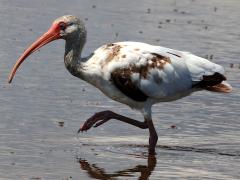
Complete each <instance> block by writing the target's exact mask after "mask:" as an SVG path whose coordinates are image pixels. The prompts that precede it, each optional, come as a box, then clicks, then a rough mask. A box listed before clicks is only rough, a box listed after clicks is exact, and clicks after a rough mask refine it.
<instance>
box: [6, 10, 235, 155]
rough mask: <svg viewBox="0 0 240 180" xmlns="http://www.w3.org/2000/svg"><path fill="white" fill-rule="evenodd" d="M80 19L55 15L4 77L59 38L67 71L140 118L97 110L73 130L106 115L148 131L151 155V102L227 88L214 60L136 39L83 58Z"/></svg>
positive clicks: (97, 123) (83, 128)
mask: <svg viewBox="0 0 240 180" xmlns="http://www.w3.org/2000/svg"><path fill="white" fill-rule="evenodd" d="M86 36H87V33H86V29H85V26H84V23H83V22H82V21H81V20H80V19H79V18H77V17H75V16H72V15H66V16H62V17H60V18H57V19H56V20H55V21H54V22H53V24H52V26H51V27H50V29H49V30H48V31H47V32H46V33H45V34H43V35H42V36H41V37H39V39H37V40H36V41H35V42H34V43H33V44H32V45H31V46H30V47H29V48H27V49H26V50H25V52H24V53H23V54H22V55H21V57H20V58H19V59H18V61H17V62H16V64H15V65H14V67H13V69H12V71H11V73H10V76H9V80H8V81H9V83H11V81H12V79H13V77H14V75H15V73H16V71H17V69H18V67H19V66H20V65H21V63H22V62H23V61H24V60H25V59H26V58H27V57H28V56H29V55H30V54H31V53H33V52H34V51H36V50H38V49H39V48H41V47H42V46H44V45H46V44H47V43H49V42H51V41H54V40H57V39H64V40H65V41H66V44H65V55H64V63H65V66H66V68H67V69H68V71H69V72H70V73H71V74H72V75H73V76H76V77H78V78H80V79H82V80H84V81H86V82H88V83H90V84H92V85H93V86H95V87H96V88H98V89H99V90H100V91H102V92H103V93H104V94H105V95H106V96H108V97H109V98H111V99H113V100H115V101H118V102H120V103H123V104H126V105H128V106H130V107H131V108H132V109H136V110H139V111H140V112H141V113H142V115H143V117H144V121H137V120H134V119H131V118H128V117H125V116H123V115H119V114H117V113H114V112H112V111H109V110H108V111H102V112H98V113H96V114H94V115H93V116H91V117H90V118H89V119H87V120H86V121H85V122H84V123H83V125H82V126H81V127H80V129H79V131H78V132H80V131H87V130H89V129H90V128H91V127H98V126H100V125H102V124H104V123H105V122H107V121H109V120H110V119H115V120H119V121H122V122H125V123H128V124H131V125H133V126H136V127H139V128H141V129H148V130H149V149H148V151H149V154H155V146H156V143H157V140H158V136H157V132H156V130H155V128H154V125H153V122H152V116H151V114H152V111H151V107H152V105H153V104H155V103H159V102H169V101H174V100H177V99H180V98H183V97H185V96H188V95H190V94H191V93H193V92H195V91H200V90H208V91H213V92H223V93H229V92H231V90H232V88H231V86H230V85H229V84H228V83H226V81H225V80H226V77H225V76H224V69H223V67H221V66H220V65H217V64H215V63H212V62H210V61H208V60H206V59H203V58H201V57H198V56H195V55H193V54H191V53H188V52H183V51H178V50H173V49H169V48H165V47H161V46H153V45H149V44H145V43H140V42H129V41H127V42H116V43H109V44H106V45H103V46H101V47H100V48H98V49H97V50H95V51H94V53H92V54H91V55H90V56H88V57H84V58H83V57H81V53H82V50H83V47H84V44H85V42H86Z"/></svg>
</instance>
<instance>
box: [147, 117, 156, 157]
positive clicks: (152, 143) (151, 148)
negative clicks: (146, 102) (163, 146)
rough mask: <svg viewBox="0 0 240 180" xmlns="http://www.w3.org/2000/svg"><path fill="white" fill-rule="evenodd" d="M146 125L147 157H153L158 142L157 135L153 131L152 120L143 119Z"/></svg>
mask: <svg viewBox="0 0 240 180" xmlns="http://www.w3.org/2000/svg"><path fill="white" fill-rule="evenodd" d="M145 121H146V122H147V125H148V129H149V147H148V152H149V155H155V154H156V153H155V147H156V144H157V141H158V135H157V132H156V130H155V127H154V124H153V122H152V119H145Z"/></svg>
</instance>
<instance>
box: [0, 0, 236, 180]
mask: <svg viewBox="0 0 240 180" xmlns="http://www.w3.org/2000/svg"><path fill="white" fill-rule="evenodd" d="M239 9H240V2H239V1H238V0H229V1H219V0H210V1H207V0H204V1H197V0H182V1H181V2H179V1H174V0H163V1H157V0H150V1H149V0H142V1H136V0H135V1H126V0H123V1H115V2H114V1H110V0H104V1H97V0H90V1H89V0H81V1H77V0H72V1H64V0H59V1H57V0H51V1H43V0H32V1H27V0H21V1H18V0H1V1H0V20H1V27H0V29H1V31H0V38H1V41H0V47H1V48H0V59H1V60H0V74H1V76H0V105H1V108H0V162H1V163H0V179H35V180H36V179H64V180H66V179H84V180H85V179H138V178H139V179H147V178H148V177H149V178H150V179H240V150H239V149H240V123H239V122H240V118H239V116H240V108H239V107H240V85H239V84H240V80H239V79H240V61H239V52H240V32H239V27H240V21H239V17H240V12H239ZM64 14H74V15H76V16H79V17H81V18H82V19H83V20H84V21H85V23H86V26H87V30H88V41H87V44H86V47H85V49H84V52H83V53H84V55H88V54H90V53H91V52H92V51H93V50H94V49H96V48H97V47H99V46H100V45H102V44H105V43H108V42H115V41H125V40H132V41H141V42H146V43H150V44H155V45H161V46H166V47H170V48H173V49H179V50H184V51H190V52H192V53H194V54H196V55H199V56H202V57H206V58H209V59H211V60H212V61H213V62H216V63H218V64H221V65H222V66H224V67H225V69H226V72H227V77H228V79H229V82H230V83H231V84H232V86H233V87H234V92H233V93H231V94H215V93H209V92H198V93H195V94H193V95H192V96H189V97H186V98H184V99H181V100H178V101H176V102H172V103H163V104H158V105H156V106H154V108H153V119H154V123H155V126H156V128H157V132H158V134H159V141H158V146H157V156H156V158H152V157H148V156H147V141H148V131H147V130H140V129H136V128H134V127H131V126H129V125H126V124H122V123H121V122H115V121H110V122H109V123H107V124H105V125H103V126H100V127H99V128H96V129H91V130H90V131H89V132H87V133H81V134H79V135H77V130H78V128H79V126H80V124H81V123H82V122H84V120H86V119H87V118H88V117H89V116H91V115H92V114H94V113H95V112H98V111H102V110H106V109H110V110H113V111H115V112H117V113H120V114H123V115H126V116H129V117H132V118H135V119H139V120H142V116H141V114H139V113H138V112H135V111H133V110H131V109H130V108H128V107H127V106H125V105H122V104H119V103H117V102H113V101H112V100H110V99H108V98H107V97H105V96H104V95H103V94H102V93H101V92H99V91H98V90H97V89H95V88H94V87H92V86H90V85H88V84H86V83H85V82H83V81H81V80H79V79H77V78H75V77H72V76H71V75H70V74H69V73H68V72H67V70H66V69H65V67H64V64H63V53H64V41H56V42H53V43H51V44H49V45H48V46H46V47H44V48H42V49H41V50H40V51H39V52H37V53H35V54H33V55H31V56H30V57H29V58H28V59H27V60H26V62H25V63H24V64H23V66H22V67H21V69H20V71H19V72H18V73H17V76H16V77H15V79H14V81H13V83H12V84H11V85H8V84H7V76H8V73H9V72H10V70H11V68H12V65H13V64H14V63H15V61H16V59H17V58H18V57H19V55H20V54H21V53H22V52H23V51H24V49H25V48H26V47H27V46H28V45H29V44H30V43H32V41H33V40H35V39H36V38H37V37H38V36H39V35H41V34H42V33H43V32H45V31H46V30H47V29H48V27H49V26H50V24H51V23H52V21H53V20H54V19H55V18H57V17H59V16H62V15H64Z"/></svg>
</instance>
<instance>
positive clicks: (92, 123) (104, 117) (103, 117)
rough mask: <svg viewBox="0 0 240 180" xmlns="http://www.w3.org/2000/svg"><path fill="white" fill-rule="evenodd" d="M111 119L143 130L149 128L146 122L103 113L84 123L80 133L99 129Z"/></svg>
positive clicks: (111, 113)
mask: <svg viewBox="0 0 240 180" xmlns="http://www.w3.org/2000/svg"><path fill="white" fill-rule="evenodd" d="M110 119H116V120H119V121H122V122H125V123H128V124H131V125H133V126H136V127H139V128H141V129H147V128H148V124H147V122H146V120H145V121H144V122H140V121H137V120H134V119H131V118H128V117H125V116H122V115H120V114H117V113H114V112H112V111H101V112H98V113H96V114H94V115H93V116H92V117H90V118H89V119H87V120H86V121H85V122H84V124H83V125H82V126H81V127H80V129H79V130H78V132H81V131H87V130H88V129H90V128H91V127H98V126H100V125H102V124H103V123H105V122H107V121H109V120H110Z"/></svg>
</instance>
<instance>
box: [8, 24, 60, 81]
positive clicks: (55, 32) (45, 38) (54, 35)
mask: <svg viewBox="0 0 240 180" xmlns="http://www.w3.org/2000/svg"><path fill="white" fill-rule="evenodd" d="M60 38H61V37H60V34H59V27H58V26H57V25H56V24H53V25H52V26H51V27H50V28H49V30H48V31H47V32H46V33H44V34H43V35H42V36H40V37H39V38H38V39H37V40H36V41H35V42H33V43H32V45H31V46H29V47H28V48H27V49H26V50H25V51H24V53H23V54H22V55H21V56H20V57H19V59H18V60H17V62H16V63H15V65H14V66H13V68H12V71H11V73H10V75H9V77H8V83H11V82H12V80H13V77H14V75H15V74H16V71H17V69H18V68H19V66H20V65H21V64H22V62H23V61H24V60H25V59H26V58H27V57H28V56H29V55H30V54H32V53H33V52H35V51H36V50H38V49H39V48H41V47H42V46H44V45H45V44H47V43H50V42H51V41H54V40H56V39H60Z"/></svg>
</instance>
